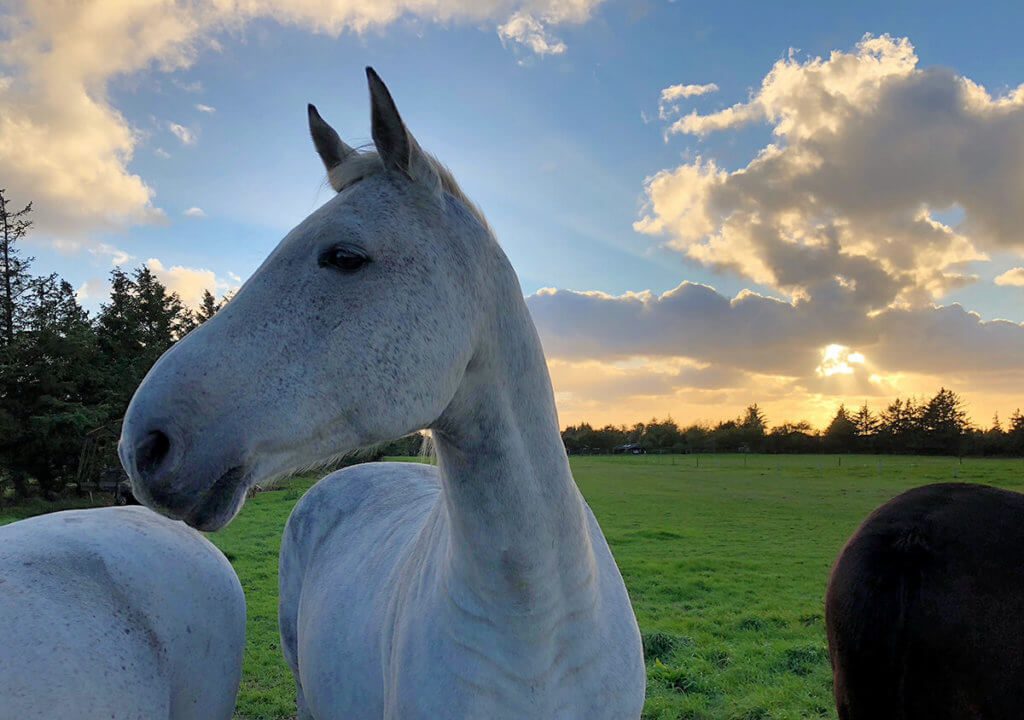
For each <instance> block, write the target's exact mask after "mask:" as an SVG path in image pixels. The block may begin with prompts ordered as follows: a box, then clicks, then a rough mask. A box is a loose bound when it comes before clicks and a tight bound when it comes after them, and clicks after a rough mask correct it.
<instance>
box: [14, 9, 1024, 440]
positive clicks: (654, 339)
mask: <svg viewBox="0 0 1024 720" xmlns="http://www.w3.org/2000/svg"><path fill="white" fill-rule="evenodd" d="M51 5H52V3H50V2H34V3H25V4H21V5H14V6H12V9H11V11H10V13H9V15H8V17H7V22H5V23H3V24H2V25H0V27H2V28H3V29H2V30H0V166H2V167H3V168H4V170H3V176H2V177H0V186H6V187H7V189H8V192H9V193H10V199H11V202H12V204H13V205H15V206H20V205H22V204H24V203H26V202H28V201H32V202H34V206H35V213H34V216H35V219H36V223H37V224H36V228H35V229H34V231H33V232H32V233H31V234H30V235H29V238H28V242H27V243H26V244H25V249H26V252H27V253H28V254H31V255H34V256H36V258H37V262H36V266H35V270H36V272H42V273H48V272H57V273H59V274H60V275H61V276H63V277H65V278H67V279H68V280H69V281H70V282H71V283H72V284H73V285H74V287H75V288H77V290H78V296H79V299H80V301H81V302H82V303H83V305H84V306H86V307H87V308H88V309H90V310H91V311H93V312H95V310H96V309H97V308H98V307H99V305H100V304H101V303H102V302H104V300H105V298H106V295H107V293H108V292H109V288H108V287H107V278H108V276H109V271H110V270H111V269H112V268H113V267H124V268H126V269H127V268H131V267H136V266H139V265H143V264H144V265H146V266H147V267H150V269H152V270H153V272H154V273H155V274H156V275H157V276H158V277H159V278H160V280H161V281H162V282H163V283H165V284H166V285H167V286H168V287H169V288H170V289H171V290H173V291H175V292H178V293H179V295H181V297H182V299H183V300H185V301H186V302H187V303H189V304H190V305H196V304H198V301H199V297H200V294H201V291H202V290H203V289H209V290H211V291H213V292H215V293H216V294H217V295H218V296H220V295H222V294H224V293H225V292H229V291H231V290H232V289H233V288H237V287H238V286H239V285H240V284H241V283H242V282H243V281H244V279H245V278H246V277H248V276H249V275H250V274H251V273H252V272H253V271H254V270H255V269H256V267H257V266H258V265H259V263H260V262H261V261H262V259H263V257H265V256H266V255H267V254H268V253H269V252H270V250H272V249H273V247H274V246H275V245H276V243H277V241H278V240H279V239H280V238H281V237H283V236H284V235H285V233H286V232H287V231H288V229H290V228H291V227H292V226H294V225H295V224H297V223H298V222H300V221H301V220H302V219H303V218H304V217H305V216H306V215H307V214H309V212H311V211H312V210H313V209H315V207H317V206H318V205H320V204H321V203H322V202H324V201H326V200H327V199H328V198H329V197H330V192H329V190H328V189H327V188H326V185H325V183H324V177H323V171H322V167H321V166H320V163H319V160H318V158H317V157H316V153H315V152H314V150H313V148H312V145H311V143H310V142H309V138H308V132H307V129H306V125H305V106H306V103H307V102H313V103H314V104H316V105H317V106H318V107H319V108H320V110H321V112H322V114H323V115H324V117H325V119H327V120H328V122H331V123H332V124H333V125H334V126H335V127H336V128H337V129H338V131H339V133H341V135H342V137H343V138H344V139H345V140H346V141H348V142H349V143H350V144H353V145H358V144H361V143H362V142H364V141H365V140H366V139H367V138H368V137H369V115H368V110H367V105H366V100H365V92H366V91H365V87H364V85H363V74H362V67H363V66H365V65H373V66H374V67H376V68H377V70H378V71H380V73H381V75H382V76H383V77H384V79H385V81H387V82H388V84H389V86H390V88H391V90H392V92H393V94H394V96H395V99H396V101H397V103H398V106H399V107H400V109H401V111H402V113H403V116H404V118H405V120H406V122H407V123H408V125H409V127H410V129H411V130H412V132H413V133H414V134H415V135H416V137H417V138H418V140H419V141H420V143H421V144H422V145H423V146H424V147H425V148H426V149H427V150H429V151H431V152H433V153H434V154H436V155H437V156H438V157H439V158H440V160H441V161H442V162H444V163H445V164H446V165H448V166H449V167H451V169H452V171H453V173H454V175H455V177H456V178H457V179H458V181H459V183H460V184H461V186H462V187H463V188H464V189H465V191H466V193H467V195H469V197H470V198H472V199H473V200H474V201H475V202H476V203H477V204H478V205H479V206H480V207H481V208H482V210H483V212H484V214H485V215H486V216H487V218H488V220H489V221H490V223H491V225H492V226H493V227H494V229H495V231H496V234H497V237H498V239H499V241H500V242H501V244H502V246H503V247H504V248H505V251H506V252H507V253H508V255H509V257H510V259H511V261H512V263H513V265H514V266H515V268H516V270H517V272H518V273H519V277H520V281H521V284H522V287H523V291H524V294H525V295H526V297H527V303H528V305H529V307H530V310H531V312H532V314H533V317H534V320H535V322H536V323H537V326H538V330H539V332H540V334H541V338H542V341H543V343H544V347H545V351H546V353H547V357H548V365H549V368H550V370H551V374H552V381H553V384H554V389H555V396H556V402H557V404H558V409H559V424H560V425H561V426H562V427H567V426H570V425H576V424H579V423H580V422H584V421H585V422H590V423H591V424H593V425H594V426H603V425H606V424H614V425H632V424H634V423H636V422H646V421H647V420H649V419H650V418H652V417H674V418H678V419H681V418H686V420H685V421H681V420H677V422H679V421H681V422H683V424H693V423H694V422H700V421H707V422H710V423H712V424H713V423H716V422H719V421H724V420H728V419H732V418H735V417H736V416H738V415H740V414H741V413H742V411H743V409H744V408H745V407H746V406H747V405H749V404H750V403H751V402H757V403H758V404H759V405H760V406H761V408H762V409H764V411H765V412H766V414H767V415H768V417H769V419H770V420H771V419H773V418H775V419H777V420H778V422H782V421H792V422H796V421H800V420H806V421H808V422H810V423H811V424H812V426H814V427H816V428H821V427H823V426H825V425H827V423H828V421H829V420H830V419H831V416H832V415H833V414H834V412H835V409H836V407H837V406H838V405H840V404H845V405H846V406H847V407H849V408H857V407H860V406H861V405H863V404H864V403H865V402H866V403H868V404H869V405H870V406H871V407H872V408H873V409H875V410H879V409H881V408H883V407H884V406H885V405H886V404H887V403H888V402H890V401H891V400H892V399H893V398H895V397H907V396H917V397H922V398H927V397H929V396H930V395H931V394H933V393H934V392H935V391H936V389H937V388H939V387H940V386H944V387H948V388H951V389H952V390H954V391H955V392H957V393H958V394H960V395H961V396H962V397H963V399H964V401H965V403H966V405H967V409H968V412H969V414H970V416H971V418H972V419H973V420H974V422H975V423H976V424H978V425H979V426H982V427H987V426H988V424H990V421H989V420H985V418H989V419H990V418H992V416H993V415H994V414H995V413H997V412H998V414H999V416H1000V417H1001V418H1003V419H1006V418H1008V417H1009V415H1010V413H1012V412H1013V411H1014V410H1015V409H1016V408H1018V407H1021V406H1024V392H1022V390H1021V387H1022V385H1021V382H1020V381H1021V380H1022V379H1024V324H1022V323H1024V305H1022V303H1021V300H1022V299H1024V257H1022V255H1024V235H1022V234H1020V232H1019V230H1018V228H1019V227H1022V226H1024V224H1022V222H1021V221H1022V220H1024V218H1021V217H1019V213H1021V212H1022V211H1021V210H1020V209H1019V207H1020V206H1021V205H1022V204H1021V203H1020V198H1022V197H1024V150H1020V149H1019V148H1021V147H1024V143H1022V142H1021V141H1022V140H1024V84H1022V83H1024V59H1020V58H1017V57H1014V56H1013V54H1012V53H1007V52H1004V51H1003V48H1004V47H1015V45H1012V44H1011V43H1014V42H1015V38H1014V37H1013V33H1012V28H1013V27H1015V26H1017V23H1014V22H1013V19H1014V18H1016V19H1018V20H1024V8H1018V7H1015V6H1007V7H999V8H992V7H985V8H970V9H957V10H955V11H951V12H948V13H943V14H942V17H936V16H935V15H936V14H934V13H932V14H929V13H921V12H917V11H914V10H913V9H911V8H891V7H886V6H885V5H883V4H881V3H869V4H864V5H862V6H858V7H857V8H855V9H849V10H845V11H844V12H843V13H842V14H838V13H837V14H836V15H839V17H833V16H830V15H829V13H828V12H827V9H821V8H817V7H815V6H814V4H812V3H802V4H796V5H794V6H792V7H791V12H790V13H787V14H786V17H782V14H780V13H775V12H773V11H772V10H771V8H765V7H762V6H761V5H760V4H757V3H748V4H746V5H745V9H744V11H743V13H742V16H743V17H744V22H743V23H742V24H738V23H736V22H735V20H733V19H732V17H733V16H734V15H735V13H733V12H731V11H730V9H729V8H702V7H689V6H684V5H683V4H681V3H675V2H666V3H655V2H642V1H639V0H637V1H635V2H629V1H624V2H601V0H584V1H583V2H579V3H571V4H570V3H563V2H558V1H556V0H546V1H544V2H539V3H533V4H528V3H521V2H513V1H510V2H503V3H492V4H485V5H479V4H475V3H468V2H461V1H460V0H451V1H450V2H446V3H442V4H440V5H438V6H437V8H436V9H434V10H424V11H422V12H419V13H417V12H413V11H410V10H409V9H408V5H409V4H408V3H402V2H384V3H378V4H376V5H375V6H374V7H370V6H368V5H364V4H361V3H358V2H341V1H338V2H333V1H332V0H322V2H314V3H311V4H310V5H308V6H304V7H303V8H302V9H293V10H289V9H283V8H275V7H273V6H272V5H270V4H263V3H254V4H252V6H251V7H250V8H248V9H247V10H246V11H245V13H243V12H242V11H240V10H237V9H228V10H226V9H223V8H216V9H215V8H213V7H212V6H210V7H208V6H207V5H205V4H203V3H199V4H196V5H195V6H192V7H190V8H180V7H153V8H150V7H146V8H140V7H136V6H135V5H133V4H122V3H119V2H116V1H115V0H93V2H91V3H88V4H87V5H83V6H82V7H81V8H77V9H75V10H67V9H65V10H64V11H63V12H57V11H56V10H55V9H54V8H53V7H51ZM922 7H923V6H922ZM86 13H88V19H89V21H90V22H91V23H92V25H91V26H90V27H92V28H93V30H94V32H92V33H90V34H89V36H88V38H87V41H86V42H80V39H79V36H78V35H77V34H76V33H74V32H70V29H71V28H73V27H75V26H76V25H75V24H76V23H80V22H83V21H84V19H85V17H86ZM435 13H436V14H435ZM83 35H84V34H83ZM99 36H102V37H103V38H104V52H103V53H102V54H97V53H94V52H92V50H91V49H90V48H94V47H95V42H96V38H97V37H99ZM773 424H775V423H773Z"/></svg>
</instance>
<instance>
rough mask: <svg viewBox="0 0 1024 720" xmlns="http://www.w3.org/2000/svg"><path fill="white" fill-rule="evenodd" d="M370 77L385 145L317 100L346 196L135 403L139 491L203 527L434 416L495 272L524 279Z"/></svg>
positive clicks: (185, 344) (485, 311) (473, 337)
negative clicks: (286, 480)
mask: <svg viewBox="0 0 1024 720" xmlns="http://www.w3.org/2000/svg"><path fill="white" fill-rule="evenodd" d="M367 76H368V79H369V85H370V101H371V105H372V128H373V141H374V145H375V150H376V152H365V153H364V152H357V151H355V150H353V149H352V148H350V147H349V146H348V145H346V144H345V143H344V142H342V141H341V139H340V138H339V137H338V135H337V133H336V132H335V131H334V130H333V129H332V128H331V127H330V126H329V125H328V124H327V123H326V122H324V121H323V120H322V119H321V118H320V115H319V114H318V113H317V111H316V109H315V108H314V107H313V106H312V105H310V106H309V125H310V131H311V133H312V136H313V142H314V144H315V145H316V149H317V152H318V153H319V155H320V157H321V158H322V159H323V161H324V164H325V165H326V166H327V171H328V175H329V178H330V181H331V185H332V186H333V187H334V189H335V190H336V191H337V193H338V194H337V196H335V197H334V198H332V199H331V200H330V201H329V202H327V203H326V204H325V205H324V206H323V207H321V208H320V209H318V210H317V211H315V212H314V213H313V214H312V215H310V216H309V217H308V218H306V219H305V220H304V221H303V222H302V223H301V224H300V225H299V226H298V227H296V228H295V229H294V230H292V231H291V232H290V233H288V235H287V236H286V237H285V238H284V240H282V241H281V243H280V244H279V245H278V247H277V248H276V249H275V250H274V251H273V252H272V253H271V255H270V256H269V257H268V258H267V259H266V260H265V261H264V263H263V264H262V265H261V266H260V268H259V269H258V270H257V271H256V272H255V274H253V276H252V277H251V278H250V279H249V280H248V281H247V282H246V283H245V285H244V286H243V287H242V288H241V290H239V292H238V294H237V295H236V296H235V298H234V299H233V300H231V302H229V303H228V304H227V305H226V306H225V307H224V308H223V309H222V310H221V311H220V312H219V313H217V315H216V316H215V317H214V318H213V319H211V320H209V321H207V322H206V323H205V324H204V325H202V326H201V327H199V328H198V329H197V330H195V331H193V332H192V333H190V334H189V335H188V336H187V337H185V338H184V339H183V340H181V341H180V342H179V343H177V344H176V345H175V346H174V347H173V348H172V349H171V350H169V351H168V352H167V353H166V354H165V355H164V356H163V357H162V358H160V360H159V362H157V364H156V365H155V366H154V367H153V369H152V370H150V372H149V374H148V375H147V376H146V378H145V380H143V382H142V384H141V385H140V386H139V388H138V390H137V391H136V393H135V397H134V398H133V399H132V402H131V405H130V406H129V408H128V414H127V415H126V417H125V421H124V426H123V431H122V434H121V442H120V455H121V461H122V463H123V464H124V467H125V468H126V470H127V472H128V474H129V475H130V477H131V480H132V486H133V488H134V490H135V492H136V494H137V495H138V496H139V498H140V499H141V500H142V501H143V502H145V503H146V504H147V505H149V506H150V507H152V508H154V509H156V510H158V511H160V512H162V513H164V514H166V515H169V516H171V517H174V518H180V519H184V520H185V521H186V522H188V523H189V524H190V525H193V526H194V527H197V528H200V529H203V530H212V529H216V528H219V527H222V526H223V525H225V524H226V523H227V522H229V521H230V520H231V518H232V517H234V515H235V513H237V512H238V510H239V509H240V508H241V506H242V503H243V502H244V498H245V494H246V490H247V489H248V488H249V487H250V486H251V485H252V484H254V483H257V482H260V481H262V480H266V479H268V478H270V477H272V476H277V475H280V474H282V473H287V472H290V471H293V470H296V469H299V468H302V467H305V466H309V465H312V464H315V463H318V462H322V461H325V460H327V459H329V458H331V457H333V456H337V455H338V454H340V453H344V452H347V451H350V450H353V449H355V448H359V447H363V446H366V445H370V444H373V443H377V442H382V441H386V440H390V439H393V438H396V437H400V436H402V435H405V434H407V433H410V432H413V431H415V430H419V429H421V428H425V427H430V426H431V425H432V424H433V423H434V422H435V421H436V420H437V419H438V418H439V417H440V416H442V414H443V413H444V411H445V409H446V408H447V407H448V406H449V404H450V403H451V402H452V400H453V398H454V397H455V396H456V393H457V391H458V389H459V387H460V384H461V383H462V381H463V377H464V375H465V373H466V370H467V367H469V366H471V364H472V363H473V361H474V357H475V354H476V352H477V347H478V343H477V340H478V338H479V337H480V334H481V332H483V328H484V326H485V325H486V323H487V322H488V321H489V320H488V319H490V320H491V321H493V319H494V318H495V316H496V313H495V312H494V310H495V302H496V298H497V297H498V296H499V295H501V294H503V293H499V292H498V291H497V288H498V287H501V286H508V283H509V282H510V281H511V282H512V284H513V285H512V286H514V287H515V288H518V285H517V284H516V283H515V279H514V273H512V271H511V268H510V266H509V265H508V261H507V260H506V259H505V256H504V254H503V253H502V252H501V250H500V248H498V245H497V243H496V242H495V240H494V238H493V236H492V235H491V233H490V231H489V230H488V228H487V226H486V222H485V221H484V220H483V218H482V216H481V215H480V214H479V212H478V211H477V210H476V209H475V208H474V207H473V206H472V204H471V203H470V202H469V201H468V200H466V198H465V197H464V196H463V195H462V193H461V191H459V189H458V187H457V186H456V185H455V182H454V180H453V179H452V178H451V176H450V174H449V173H448V172H447V170H445V169H444V168H443V167H442V166H441V165H440V164H438V163H437V162H436V161H435V160H434V159H433V158H431V157H430V156H429V155H427V154H426V153H425V152H423V150H421V149H420V147H419V145H418V144H417V143H416V141H415V140H414V139H413V137H412V135H411V134H410V133H409V132H408V130H407V129H406V127H405V124H404V123H403V122H402V119H401V117H400V116H399V114H398V110H397V108H396V107H395V104H394V101H393V100H392V99H391V95H390V94H389V93H388V90H387V88H386V87H385V86H384V83H383V82H381V80H380V78H379V77H378V76H377V75H376V73H374V72H373V70H372V69H369V68H368V69H367ZM512 286H508V287H510V288H511V287H512ZM517 292H518V290H517Z"/></svg>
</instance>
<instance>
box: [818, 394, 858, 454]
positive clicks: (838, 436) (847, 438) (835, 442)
mask: <svg viewBox="0 0 1024 720" xmlns="http://www.w3.org/2000/svg"><path fill="white" fill-rule="evenodd" d="M856 440H857V425H856V423H855V422H854V421H853V419H852V418H851V417H850V413H849V411H847V409H846V406H845V405H840V406H839V409H838V410H836V414H835V417H833V418H832V422H830V423H829V425H828V428H827V429H826V430H825V444H826V446H827V447H828V448H829V449H830V450H832V451H834V452H849V451H850V450H852V449H853V448H854V446H855V444H856Z"/></svg>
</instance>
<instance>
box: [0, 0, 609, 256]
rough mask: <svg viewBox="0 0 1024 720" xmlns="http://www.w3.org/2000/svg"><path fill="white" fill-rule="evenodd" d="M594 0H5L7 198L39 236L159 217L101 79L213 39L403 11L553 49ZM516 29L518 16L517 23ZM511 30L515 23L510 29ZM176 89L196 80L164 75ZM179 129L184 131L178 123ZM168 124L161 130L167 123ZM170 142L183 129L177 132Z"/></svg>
mask: <svg viewBox="0 0 1024 720" xmlns="http://www.w3.org/2000/svg"><path fill="white" fill-rule="evenodd" d="M601 1H602V0H430V1H429V2H428V1H425V0H307V1H305V2H300V3H279V2H273V1H271V0H248V1H247V2H237V1H236V0H225V1H221V0H196V2H188V3H177V2H151V3H124V2H121V1H120V0H83V1H82V2H74V3H67V2H64V1H63V0H32V1H31V2H21V3H16V4H15V5H14V6H12V7H13V10H12V11H11V12H9V13H8V14H7V15H6V16H5V18H4V33H3V34H2V35H0V67H3V68H4V77H3V81H2V82H0V167H2V168H3V169H4V183H5V185H6V186H7V187H8V188H9V189H10V192H11V195H12V200H14V201H15V202H20V201H25V202H27V201H28V200H33V201H34V202H35V209H36V212H35V220H36V223H37V226H38V228H39V229H40V230H41V231H43V232H44V233H46V234H54V233H62V234H63V235H64V236H65V237H67V236H72V235H76V236H79V237H81V236H86V235H88V234H89V233H92V232H94V231H96V230H103V229H112V228H119V227H124V226H126V225H131V224H136V223H145V222H149V221H152V220H155V219H157V218H159V217H160V215H161V214H160V212H159V211H158V209H157V208H156V207H155V206H154V193H153V190H152V188H151V187H150V186H149V185H148V184H147V182H146V181H145V180H144V179H143V178H142V177H140V176H139V175H137V174H135V173H133V172H131V171H130V170H129V169H128V168H129V164H130V162H131V160H132V158H133V156H134V154H135V152H136V150H137V149H138V146H139V144H140V142H141V138H142V134H141V133H140V132H138V131H137V130H136V129H135V128H133V127H131V126H130V125H129V124H128V122H127V120H126V119H125V117H124V116H123V115H122V114H121V113H120V112H119V111H118V109H117V108H116V107H114V106H113V105H112V104H111V100H110V97H111V94H110V92H109V84H110V80H111V79H112V78H114V77H123V76H126V75H130V74H132V73H135V72H138V71H141V70H144V69H148V68H156V69H157V70H158V71H163V72H174V71H180V70H184V69H187V68H188V67H189V66H191V65H192V64H193V63H194V62H195V60H196V58H197V57H198V55H199V54H200V52H202V51H203V50H204V49H206V48H210V47H213V46H215V44H216V36H217V35H218V34H221V33H223V32H226V31H235V30H237V29H238V28H240V27H242V26H244V25H245V24H246V23H247V22H249V21H252V20H256V19H264V18H265V19H270V20H274V21H277V22H279V23H282V24H288V25H295V26H299V27H302V28H305V29H307V30H311V31H313V32H319V33H327V34H331V35H338V34H340V33H342V32H356V33H362V32H365V31H367V30H370V29H380V28H383V27H385V26H387V25H388V24H390V23H392V22H395V21H396V20H399V19H401V18H403V17H407V16H416V17H419V18H421V19H424V20H427V21H431V22H437V23H442V24H443V23H455V22H459V23H468V24H485V25H489V26H490V27H496V26H497V25H498V24H504V25H507V24H508V23H509V22H510V21H511V20H512V19H514V18H515V17H517V14H522V17H527V16H528V17H529V18H532V19H533V21H534V22H535V23H538V24H539V26H540V30H539V31H526V30H524V31H523V32H522V33H520V31H519V30H515V31H514V32H512V31H511V30H510V32H512V34H511V35H510V36H509V38H510V39H515V40H517V41H518V37H519V36H520V35H521V37H523V38H524V40H523V42H525V44H526V45H527V46H528V47H533V48H537V51H538V52H553V51H554V49H555V48H558V47H559V45H560V43H559V42H558V41H556V40H554V39H552V38H551V37H550V35H549V29H550V28H551V27H554V26H558V25H564V24H568V23H581V22H584V21H586V20H587V19H588V18H589V16H590V14H591V12H592V11H593V10H594V8H595V7H597V6H598V5H599V4H600V3H601ZM520 25H521V23H520ZM513 27H518V25H515V24H514V25H513ZM173 81H174V82H175V84H176V85H177V86H178V87H179V88H181V89H182V90H185V91H188V92H200V91H201V90H202V86H201V84H200V83H198V82H195V81H193V82H186V81H184V80H182V79H180V78H177V77H175V78H173ZM178 127H179V128H181V129H182V130H186V131H187V130H189V129H188V128H184V126H180V125H179V126H178ZM172 131H173V130H172ZM177 134H178V137H179V139H181V140H182V142H185V143H188V142H189V140H188V137H194V133H191V132H189V133H188V134H186V133H183V132H181V131H178V132H177Z"/></svg>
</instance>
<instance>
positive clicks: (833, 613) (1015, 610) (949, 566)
mask: <svg viewBox="0 0 1024 720" xmlns="http://www.w3.org/2000/svg"><path fill="white" fill-rule="evenodd" d="M825 622H826V625H827V627H828V645H829V654H830V656H831V658H832V667H833V670H834V673H835V696H836V707H837V708H838V710H839V718H840V720H954V719H955V720H1020V719H1021V718H1024V495H1021V494H1019V493H1015V492H1008V491H1006V490H998V489H996V488H992V487H987V486H984V485H965V484H942V485H928V486H925V487H920V488H916V489H914V490H910V491H909V492H906V493H903V494H902V495H900V496H898V497H896V498H894V499H893V500H890V501H889V502H887V503H886V504H885V505H883V506H882V507H880V508H878V509H877V510H875V511H874V512H873V513H871V515H870V516H869V517H868V519H867V520H865V521H864V523H863V524H862V525H861V526H860V528H858V530H857V532H856V533H854V535H853V537H852V538H850V541H849V542H848V543H847V544H846V547H845V548H843V551H842V553H841V554H840V555H839V559H838V560H837V561H836V565H835V568H834V569H833V571H832V577H831V579H830V581H829V586H828V593H827V595H826V599H825Z"/></svg>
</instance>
